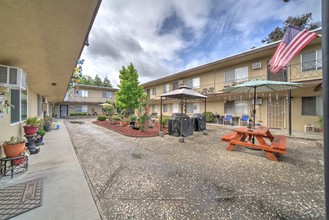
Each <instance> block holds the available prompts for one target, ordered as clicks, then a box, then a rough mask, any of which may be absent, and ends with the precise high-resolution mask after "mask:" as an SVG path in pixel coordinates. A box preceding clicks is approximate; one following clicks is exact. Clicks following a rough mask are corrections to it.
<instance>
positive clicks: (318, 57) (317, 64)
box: [300, 49, 322, 72]
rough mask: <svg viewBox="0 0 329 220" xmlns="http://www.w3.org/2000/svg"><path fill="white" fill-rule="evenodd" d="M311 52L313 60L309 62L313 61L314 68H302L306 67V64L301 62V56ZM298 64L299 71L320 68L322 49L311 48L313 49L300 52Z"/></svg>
mask: <svg viewBox="0 0 329 220" xmlns="http://www.w3.org/2000/svg"><path fill="white" fill-rule="evenodd" d="M311 53H314V54H315V60H314V61H311V62H314V63H315V68H314V69H304V68H307V67H308V65H307V64H305V62H303V56H304V55H306V54H311ZM309 62H310V61H309ZM300 65H301V66H300V70H301V72H307V71H312V70H319V69H322V49H319V50H313V51H309V52H306V53H302V54H300Z"/></svg>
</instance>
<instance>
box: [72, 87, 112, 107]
mask: <svg viewBox="0 0 329 220" xmlns="http://www.w3.org/2000/svg"><path fill="white" fill-rule="evenodd" d="M78 90H86V91H88V97H80V96H78V95H77V94H73V95H72V97H70V96H69V97H68V99H67V101H68V102H72V101H74V102H98V103H102V102H106V101H107V100H115V91H109V90H105V89H104V90H95V89H90V88H84V87H81V88H79V89H78ZM102 92H112V99H108V98H102Z"/></svg>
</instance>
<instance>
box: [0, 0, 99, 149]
mask: <svg viewBox="0 0 329 220" xmlns="http://www.w3.org/2000/svg"><path fill="white" fill-rule="evenodd" d="M100 4H101V0H90V1H85V2H83V4H81V1H79V0H71V1H65V2H64V1H52V0H34V1H20V0H12V1H2V2H1V7H0V27H1V33H2V34H0V41H1V44H0V65H1V66H0V106H2V107H4V108H2V110H3V111H2V113H0V143H1V144H2V143H3V142H4V141H6V140H9V139H10V137H11V136H21V137H22V136H23V133H24V132H23V129H22V127H23V123H24V120H25V119H26V118H27V117H33V116H40V117H41V116H43V114H44V113H46V114H49V115H51V114H52V112H51V106H52V105H53V104H54V103H58V102H62V101H63V100H64V97H65V94H66V91H67V88H68V85H69V82H70V80H71V76H72V74H73V72H74V68H75V66H76V62H77V60H78V59H79V57H80V55H81V52H82V50H83V47H84V46H85V44H86V43H87V42H88V35H89V32H90V30H91V27H92V24H93V21H94V19H95V16H96V14H97V11H98V8H99V6H100ZM4 105H5V106H4ZM9 105H13V106H9ZM0 153H1V152H0Z"/></svg>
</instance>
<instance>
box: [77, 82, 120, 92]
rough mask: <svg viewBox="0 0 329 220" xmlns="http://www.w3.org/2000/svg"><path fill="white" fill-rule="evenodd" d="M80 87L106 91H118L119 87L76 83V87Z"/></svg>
mask: <svg viewBox="0 0 329 220" xmlns="http://www.w3.org/2000/svg"><path fill="white" fill-rule="evenodd" d="M77 86H78V87H79V88H81V89H94V90H106V91H113V92H115V91H117V90H118V89H117V88H110V87H104V86H91V85H81V84H79V85H76V86H75V87H77Z"/></svg>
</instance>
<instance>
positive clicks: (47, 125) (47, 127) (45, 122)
mask: <svg viewBox="0 0 329 220" xmlns="http://www.w3.org/2000/svg"><path fill="white" fill-rule="evenodd" d="M51 123H53V118H52V117H50V116H46V117H45V118H44V120H43V128H44V129H45V131H46V132H49V131H51Z"/></svg>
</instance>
